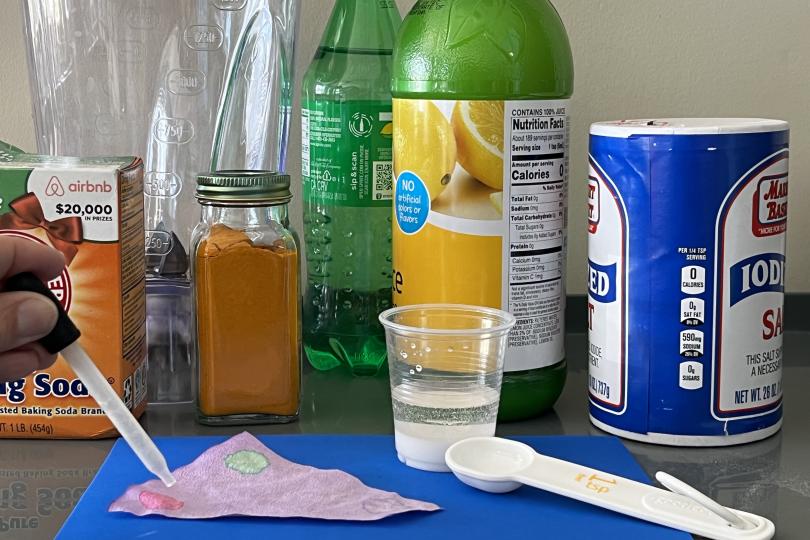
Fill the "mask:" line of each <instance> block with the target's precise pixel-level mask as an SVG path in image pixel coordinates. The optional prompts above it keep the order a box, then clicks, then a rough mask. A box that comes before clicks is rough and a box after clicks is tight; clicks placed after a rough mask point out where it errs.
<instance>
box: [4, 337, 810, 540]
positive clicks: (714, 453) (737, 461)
mask: <svg viewBox="0 0 810 540" xmlns="http://www.w3.org/2000/svg"><path fill="white" fill-rule="evenodd" d="M566 345H567V351H568V355H569V356H568V362H569V380H568V383H567V386H566V389H565V392H564V393H563V395H562V397H561V398H560V401H559V402H558V404H557V406H556V407H555V410H554V411H553V412H551V413H549V414H546V415H544V416H542V417H541V418H538V419H535V420H531V421H527V422H519V423H513V424H502V425H500V426H499V428H498V434H499V435H503V436H510V435H555V434H566V435H577V434H579V435H581V434H591V435H597V436H603V435H605V434H604V433H603V432H601V431H599V430H597V429H596V428H594V427H593V426H591V425H590V423H589V422H588V404H587V394H586V387H585V380H586V370H587V367H586V345H587V341H586V337H585V336H584V335H583V334H571V335H569V336H568V338H567V343H566ZM807 351H810V332H788V333H786V335H785V359H786V363H785V372H784V392H785V413H786V414H785V420H784V424H783V429H782V431H781V432H780V433H778V434H777V435H775V436H773V437H771V438H769V439H766V440H764V441H760V442H756V443H752V444H748V445H743V446H734V447H727V448H676V447H666V446H654V445H649V444H644V443H638V442H632V441H625V445H626V447H627V448H628V449H629V450H630V451H631V452H632V453H633V454H634V455H635V456H636V458H637V459H638V460H639V462H640V463H641V465H642V466H643V467H644V469H645V470H646V471H647V473H648V474H650V475H651V476H652V475H653V474H654V473H655V472H656V471H658V470H664V471H666V472H668V473H670V474H673V475H674V476H676V477H679V478H681V479H682V480H685V481H686V482H688V483H690V484H692V485H693V486H695V487H697V488H699V489H701V490H702V491H704V492H705V493H707V494H708V495H710V496H711V497H713V498H715V499H717V500H719V501H720V502H721V503H723V504H725V505H727V506H731V507H735V508H739V509H741V510H747V511H750V512H755V513H758V514H761V515H763V516H766V517H768V518H770V519H772V520H773V521H774V522H775V523H776V526H777V533H778V534H777V538H778V539H780V540H794V539H795V540H805V539H806V538H807V527H806V520H807V513H808V511H809V510H810V461H809V460H808V459H807V456H808V455H810V430H809V429H808V428H807V419H806V418H807V416H806V415H807V411H810V392H808V391H807V386H808V383H810V355H808V352H807ZM304 385H305V386H304V395H303V401H302V403H303V405H302V410H301V420H300V421H299V422H297V423H294V424H286V425H280V426H251V427H250V428H249V430H250V431H251V432H253V433H256V434H282V433H284V434H289V433H372V434H373V433H392V428H393V424H392V419H391V407H390V404H389V399H390V398H389V390H388V379H387V375H385V374H382V375H381V376H378V377H376V378H355V377H352V376H351V375H349V374H348V373H344V372H339V371H336V372H328V373H320V372H314V371H311V370H309V369H307V372H306V373H305V378H304ZM144 425H145V426H146V428H147V430H148V431H149V432H150V433H151V434H152V435H154V436H166V435H181V436H182V435H185V436H188V435H220V436H222V437H223V439H224V438H225V437H228V436H230V435H234V434H236V433H239V432H241V431H244V429H246V428H241V427H238V426H235V427H221V428H215V427H207V426H201V425H198V424H197V423H196V422H195V421H194V407H193V405H192V404H179V405H157V406H152V407H150V408H149V410H148V412H147V414H146V416H145V417H144ZM112 444H113V441H112V440H101V441H31V440H0V540H2V539H4V538H10V539H14V540H29V539H31V540H34V539H36V540H39V539H45V538H52V537H53V536H54V535H55V534H56V532H57V531H58V530H59V527H60V526H61V524H62V522H63V521H64V520H65V518H66V517H67V515H68V514H69V513H70V510H71V508H72V507H73V506H74V505H75V503H76V501H78V499H79V497H80V496H81V494H82V493H83V492H84V490H85V488H86V487H87V485H88V484H89V482H90V480H91V479H92V477H93V476H94V475H95V473H96V471H97V470H98V468H99V466H100V465H101V463H102V461H103V460H104V458H105V457H106V455H107V452H108V451H109V449H110V447H111V446H112ZM392 451H393V448H392Z"/></svg>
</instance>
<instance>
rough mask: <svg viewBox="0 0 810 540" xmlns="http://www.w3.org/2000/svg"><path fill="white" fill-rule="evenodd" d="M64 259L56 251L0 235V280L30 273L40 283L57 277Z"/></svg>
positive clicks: (21, 239)
mask: <svg viewBox="0 0 810 540" xmlns="http://www.w3.org/2000/svg"><path fill="white" fill-rule="evenodd" d="M64 268H65V257H64V256H63V255H62V254H61V253H60V252H59V251H57V250H55V249H53V248H51V247H48V246H46V245H44V244H39V243H37V242H32V241H30V240H26V239H24V238H17V237H14V236H8V235H2V234H0V280H3V279H6V278H8V277H11V276H14V275H16V274H19V273H20V272H31V273H33V274H34V275H36V276H37V277H38V278H39V279H41V280H42V281H49V280H51V279H53V278H55V277H56V276H58V275H59V274H60V273H61V272H62V270H64Z"/></svg>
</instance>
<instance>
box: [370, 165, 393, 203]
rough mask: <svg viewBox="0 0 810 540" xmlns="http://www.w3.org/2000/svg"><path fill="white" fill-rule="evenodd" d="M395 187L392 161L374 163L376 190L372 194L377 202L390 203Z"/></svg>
mask: <svg viewBox="0 0 810 540" xmlns="http://www.w3.org/2000/svg"><path fill="white" fill-rule="evenodd" d="M393 185H394V167H393V164H392V162H390V161H375V162H374V190H373V193H372V194H371V196H372V198H373V199H374V200H375V201H390V200H391V199H392V195H393V194H392V191H393Z"/></svg>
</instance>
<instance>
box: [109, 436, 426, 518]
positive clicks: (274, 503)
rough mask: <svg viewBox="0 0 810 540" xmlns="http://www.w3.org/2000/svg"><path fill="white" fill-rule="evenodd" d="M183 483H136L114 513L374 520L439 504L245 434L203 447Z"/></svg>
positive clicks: (181, 476)
mask: <svg viewBox="0 0 810 540" xmlns="http://www.w3.org/2000/svg"><path fill="white" fill-rule="evenodd" d="M174 476H175V478H176V479H177V483H176V484H175V485H174V486H172V487H170V488H167V487H166V486H164V485H163V483H162V482H161V481H160V480H150V481H148V482H145V483H143V484H139V485H137V486H131V487H130V488H129V489H127V490H126V492H125V493H124V494H123V495H122V496H121V497H119V498H118V499H117V500H116V501H115V502H113V503H112V504H111V505H110V508H109V511H110V512H130V513H132V514H135V515H138V516H145V515H149V514H159V515H162V516H167V517H173V518H181V519H203V518H215V517H222V516H257V517H281V518H285V517H303V518H315V519H331V520H349V521H374V520H378V519H383V518H385V517H388V516H392V515H395V514H402V513H405V512H413V511H416V510H421V511H427V512H432V511H435V510H438V509H439V507H438V506H436V505H435V504H431V503H426V502H422V501H416V500H412V499H406V498H404V497H400V496H399V495H397V494H396V493H392V492H389V491H382V490H379V489H374V488H370V487H368V486H366V485H365V484H363V483H362V482H361V481H360V480H358V479H357V478H355V477H354V476H351V475H350V474H347V473H345V472H343V471H338V470H322V469H316V468H314V467H309V466H306V465H299V464H297V463H293V462H291V461H288V460H286V459H284V458H282V457H281V456H279V455H278V454H276V453H275V452H273V451H272V450H270V449H269V448H267V447H266V446H265V445H263V444H262V443H261V442H260V441H259V440H258V439H257V438H256V437H254V436H253V435H251V434H250V433H247V432H244V433H241V434H239V435H237V436H235V437H232V438H230V439H228V440H227V441H225V442H224V443H222V444H218V445H217V446H214V447H212V448H209V449H208V450H206V451H205V452H203V454H202V455H200V457H198V458H197V459H195V460H194V461H193V462H192V463H190V464H188V465H186V466H184V467H180V468H179V469H177V470H176V471H174Z"/></svg>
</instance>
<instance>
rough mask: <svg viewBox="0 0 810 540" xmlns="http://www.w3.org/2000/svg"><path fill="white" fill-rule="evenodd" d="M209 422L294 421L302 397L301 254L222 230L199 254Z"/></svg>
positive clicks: (202, 401) (204, 409)
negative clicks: (232, 419)
mask: <svg viewBox="0 0 810 540" xmlns="http://www.w3.org/2000/svg"><path fill="white" fill-rule="evenodd" d="M195 287H196V300H197V333H198V338H199V343H198V347H199V353H198V357H199V367H198V369H199V373H198V376H199V395H198V399H197V403H198V409H199V414H200V416H201V418H203V420H202V421H204V422H205V419H206V418H207V419H208V420H211V419H212V418H214V417H227V416H234V415H237V416H239V417H242V419H243V420H245V421H247V422H250V421H251V420H255V421H261V416H260V415H266V420H267V421H273V417H276V418H275V420H276V421H284V420H292V419H294V418H295V417H296V416H297V414H298V409H299V394H300V390H299V389H300V356H299V329H298V325H299V313H298V255H297V252H296V251H295V248H294V247H292V248H291V247H290V246H288V245H287V244H286V243H285V241H284V240H283V239H279V240H276V241H274V242H273V243H272V244H270V245H260V244H257V243H254V242H253V241H251V239H250V238H249V237H248V235H247V234H245V233H244V232H242V231H240V230H235V229H231V228H229V227H227V226H225V225H223V224H215V225H213V226H212V227H211V229H210V232H209V233H208V235H207V236H206V237H205V238H204V239H203V240H202V241H201V242H200V243H199V245H198V247H197V251H196V270H195Z"/></svg>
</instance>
